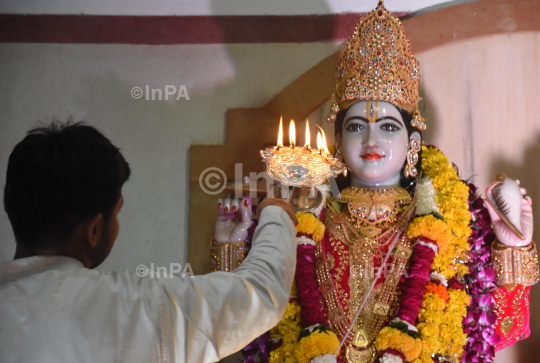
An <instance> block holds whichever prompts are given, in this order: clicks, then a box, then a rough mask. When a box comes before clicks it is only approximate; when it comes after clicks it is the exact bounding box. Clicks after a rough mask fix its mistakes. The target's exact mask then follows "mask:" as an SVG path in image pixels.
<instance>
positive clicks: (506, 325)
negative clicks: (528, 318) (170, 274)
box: [500, 316, 514, 337]
mask: <svg viewBox="0 0 540 363" xmlns="http://www.w3.org/2000/svg"><path fill="white" fill-rule="evenodd" d="M513 327H514V318H513V317H511V316H507V317H506V318H504V319H503V320H502V321H501V326H500V329H501V333H502V335H503V337H505V336H507V335H508V333H509V332H510V330H512V328H513Z"/></svg>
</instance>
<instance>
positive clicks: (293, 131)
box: [289, 120, 296, 147]
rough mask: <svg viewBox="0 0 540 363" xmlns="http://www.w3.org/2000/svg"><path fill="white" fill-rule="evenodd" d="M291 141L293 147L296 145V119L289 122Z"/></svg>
mask: <svg viewBox="0 0 540 363" xmlns="http://www.w3.org/2000/svg"><path fill="white" fill-rule="evenodd" d="M289 142H290V144H291V147H294V145H296V128H295V127H294V120H291V123H290V124H289Z"/></svg>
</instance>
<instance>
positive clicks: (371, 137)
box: [362, 123, 379, 152]
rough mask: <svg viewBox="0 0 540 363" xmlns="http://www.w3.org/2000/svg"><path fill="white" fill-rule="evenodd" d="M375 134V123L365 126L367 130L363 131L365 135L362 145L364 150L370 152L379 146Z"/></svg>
mask: <svg viewBox="0 0 540 363" xmlns="http://www.w3.org/2000/svg"><path fill="white" fill-rule="evenodd" d="M376 134H377V133H376V130H375V124H372V123H370V124H369V125H368V127H367V132H366V133H365V135H366V136H365V139H364V142H363V145H362V146H363V147H364V149H366V151H368V152H372V151H375V149H378V148H379V143H378V141H377V135H376Z"/></svg>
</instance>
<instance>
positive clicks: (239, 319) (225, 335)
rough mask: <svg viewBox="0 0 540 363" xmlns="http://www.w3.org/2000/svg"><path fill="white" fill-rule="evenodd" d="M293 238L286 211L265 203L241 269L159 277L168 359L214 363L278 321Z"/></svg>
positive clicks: (291, 260)
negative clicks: (190, 275) (191, 275)
mask: <svg viewBox="0 0 540 363" xmlns="http://www.w3.org/2000/svg"><path fill="white" fill-rule="evenodd" d="M295 236H296V229H295V227H294V225H293V223H292V221H291V219H290V218H289V216H288V214H287V213H286V212H285V211H284V210H283V209H282V208H280V207H277V206H268V207H266V208H264V209H263V211H262V213H261V216H260V219H259V224H258V226H257V228H256V230H255V234H254V236H253V240H252V248H251V250H250V252H249V254H248V256H247V257H246V259H245V260H244V261H243V263H242V265H241V266H240V268H238V269H236V270H235V271H234V272H214V273H210V274H207V275H204V276H195V277H184V278H180V277H175V278H172V279H160V280H158V284H159V286H160V288H161V294H162V296H161V300H162V301H163V303H162V305H163V311H162V315H163V317H164V319H162V324H161V326H162V344H165V345H167V346H168V347H169V349H165V350H166V351H169V353H170V355H169V359H170V361H171V362H175V361H177V362H189V363H196V362H197V363H198V362H215V361H217V360H219V359H221V358H223V357H226V356H228V355H230V354H232V353H235V352H237V351H239V350H240V349H242V348H243V347H244V346H246V345H247V344H248V343H249V342H251V341H252V340H253V339H255V338H256V337H258V336H259V335H261V334H262V333H264V332H266V331H267V330H269V329H270V328H272V327H273V326H275V325H276V324H277V323H278V322H279V320H280V319H281V318H282V316H283V314H284V313H285V310H286V308H287V303H288V300H289V292H290V289H291V285H292V281H293V278H294V271H295V267H296V238H295ZM165 359H167V358H165Z"/></svg>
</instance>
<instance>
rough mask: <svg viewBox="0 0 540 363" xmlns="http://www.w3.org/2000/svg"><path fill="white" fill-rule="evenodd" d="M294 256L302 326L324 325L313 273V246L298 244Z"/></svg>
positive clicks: (324, 321) (320, 297)
mask: <svg viewBox="0 0 540 363" xmlns="http://www.w3.org/2000/svg"><path fill="white" fill-rule="evenodd" d="M296 256H297V257H296V273H295V279H296V288H297V290H298V302H299V303H300V308H301V310H300V317H301V319H302V327H303V328H307V327H309V326H312V325H317V324H321V325H326V324H327V318H326V316H327V313H326V309H325V305H324V303H323V299H322V295H321V293H320V291H319V288H318V286H317V277H316V273H315V246H313V245H309V244H302V245H298V249H297V255H296Z"/></svg>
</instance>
